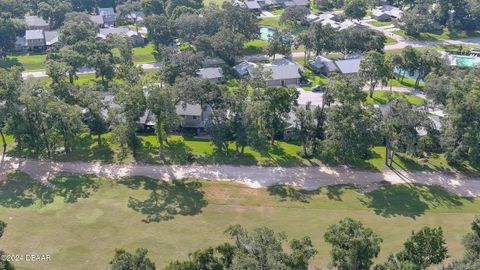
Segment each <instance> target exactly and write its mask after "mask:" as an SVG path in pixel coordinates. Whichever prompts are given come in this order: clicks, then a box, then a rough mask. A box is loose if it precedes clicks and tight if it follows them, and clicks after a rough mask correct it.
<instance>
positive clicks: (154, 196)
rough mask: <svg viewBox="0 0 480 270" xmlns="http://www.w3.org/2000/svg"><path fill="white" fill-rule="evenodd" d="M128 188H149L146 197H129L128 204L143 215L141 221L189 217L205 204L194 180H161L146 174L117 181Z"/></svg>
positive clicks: (198, 184) (200, 209) (201, 192)
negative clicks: (147, 176)
mask: <svg viewBox="0 0 480 270" xmlns="http://www.w3.org/2000/svg"><path fill="white" fill-rule="evenodd" d="M120 183H122V184H124V185H126V186H127V187H129V188H131V189H140V188H143V189H144V190H148V191H150V194H149V196H148V198H147V199H144V200H141V199H136V198H132V197H130V199H129V200H128V207H129V208H131V209H133V210H134V211H136V212H139V213H141V214H143V215H144V216H145V218H144V219H142V221H143V222H145V223H150V222H161V221H168V220H171V219H173V218H175V217H176V216H178V215H180V216H193V215H196V214H198V213H201V211H202V208H203V207H205V206H206V205H207V201H206V199H205V198H204V192H203V191H202V190H201V187H202V184H201V183H200V182H197V181H177V180H175V181H172V182H165V181H162V180H155V179H151V178H146V177H129V178H125V179H123V180H121V181H120Z"/></svg>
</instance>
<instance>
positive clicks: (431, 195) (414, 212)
mask: <svg viewBox="0 0 480 270" xmlns="http://www.w3.org/2000/svg"><path fill="white" fill-rule="evenodd" d="M365 196H366V199H360V201H361V202H362V203H363V204H364V205H365V206H367V207H368V208H372V209H373V210H374V212H375V213H376V214H377V215H381V216H383V217H387V218H389V217H395V216H404V217H410V218H412V219H415V218H416V217H418V216H421V215H423V214H425V212H426V211H427V210H429V209H434V208H437V207H460V206H462V205H463V203H464V200H465V199H467V198H463V197H460V196H458V195H455V194H453V193H450V192H448V191H446V190H445V189H443V188H442V187H438V186H427V185H418V184H403V185H392V184H390V183H383V186H382V187H380V188H379V189H377V190H374V191H371V192H369V193H367V194H365ZM468 200H470V199H468Z"/></svg>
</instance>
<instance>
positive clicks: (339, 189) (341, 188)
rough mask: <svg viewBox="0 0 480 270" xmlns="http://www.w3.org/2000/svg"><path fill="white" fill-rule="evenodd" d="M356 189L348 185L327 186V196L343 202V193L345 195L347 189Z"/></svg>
mask: <svg viewBox="0 0 480 270" xmlns="http://www.w3.org/2000/svg"><path fill="white" fill-rule="evenodd" d="M354 188H355V187H354V186H352V185H348V184H344V185H334V186H326V187H325V192H326V193H325V194H326V195H327V197H328V198H329V199H330V200H335V201H342V195H343V193H345V189H354Z"/></svg>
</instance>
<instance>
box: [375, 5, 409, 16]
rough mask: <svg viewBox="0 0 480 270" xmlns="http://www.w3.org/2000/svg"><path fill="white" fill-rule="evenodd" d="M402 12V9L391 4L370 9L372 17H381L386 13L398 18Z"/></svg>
mask: <svg viewBox="0 0 480 270" xmlns="http://www.w3.org/2000/svg"><path fill="white" fill-rule="evenodd" d="M402 13H403V11H402V10H401V9H400V8H397V7H394V6H391V5H383V6H378V7H375V8H374V9H372V16H373V17H381V16H384V15H386V16H390V17H393V18H396V19H400V17H402Z"/></svg>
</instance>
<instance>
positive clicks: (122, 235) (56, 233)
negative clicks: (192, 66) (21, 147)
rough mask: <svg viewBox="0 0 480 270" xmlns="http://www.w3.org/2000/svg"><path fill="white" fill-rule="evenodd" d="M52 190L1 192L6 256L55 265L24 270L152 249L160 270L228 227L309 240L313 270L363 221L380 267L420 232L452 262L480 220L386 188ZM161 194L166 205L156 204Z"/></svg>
mask: <svg viewBox="0 0 480 270" xmlns="http://www.w3.org/2000/svg"><path fill="white" fill-rule="evenodd" d="M51 183H52V187H50V188H47V187H45V186H42V185H40V184H38V182H34V181H32V180H31V179H29V178H28V177H27V176H25V175H24V174H21V173H16V174H11V175H10V177H9V181H7V182H2V184H1V185H0V194H1V195H2V196H1V197H0V217H1V219H2V220H4V221H6V222H7V223H8V227H7V229H6V232H5V234H4V237H3V238H2V239H1V240H0V245H1V247H2V249H3V250H4V251H5V252H6V253H7V254H26V253H31V252H34V253H43V254H50V255H51V257H52V261H50V262H36V263H31V262H20V263H16V266H17V269H20V270H27V269H28V270H34V269H72V270H75V269H106V268H107V265H108V262H109V260H110V259H111V258H112V256H113V252H114V249H115V248H125V249H127V250H129V251H133V250H134V249H135V248H138V247H144V248H147V249H149V257H150V258H152V259H153V261H154V262H155V263H156V265H157V269H161V268H162V267H164V266H165V265H166V264H167V263H168V262H169V261H171V260H174V259H186V258H187V256H188V253H190V252H193V251H195V250H196V249H200V248H205V247H208V246H211V245H217V244H220V243H223V242H224V241H227V238H226V237H225V236H224V234H223V231H224V230H225V229H226V228H227V226H229V225H231V224H241V225H243V226H245V227H246V228H248V229H251V228H255V227H259V226H267V227H270V228H272V229H274V230H276V231H283V232H286V233H287V234H288V236H289V237H290V239H292V238H300V237H303V236H310V237H311V238H312V241H313V244H314V246H315V247H316V248H317V249H318V251H319V253H318V255H317V256H316V257H315V258H314V260H313V261H312V265H314V266H318V267H324V266H326V265H327V264H328V262H329V259H330V258H329V250H330V246H329V245H328V244H326V243H325V242H324V241H323V234H324V233H325V230H326V228H327V227H328V226H329V225H331V224H333V223H336V222H338V220H340V219H341V218H344V217H351V218H355V219H359V220H360V221H362V222H363V223H364V224H365V225H366V226H367V227H370V228H372V229H373V230H374V231H375V232H376V233H377V234H379V235H380V236H381V237H382V238H383V239H384V242H383V243H382V245H381V248H382V249H381V253H380V258H379V259H377V262H378V261H382V260H383V259H385V257H386V256H388V254H389V253H391V252H395V251H398V250H399V249H400V248H401V246H402V243H403V242H404V241H405V239H406V238H407V237H408V236H409V235H410V233H411V231H412V230H418V229H420V228H421V227H423V226H442V228H443V230H444V234H445V237H446V240H447V245H448V249H449V255H450V256H452V257H453V258H460V257H461V256H462V253H463V247H462V245H461V238H462V236H463V235H464V234H465V233H467V232H468V231H469V229H470V223H471V221H472V220H473V218H474V217H475V215H476V214H478V213H479V211H480V201H479V200H469V199H465V198H460V197H457V196H455V195H452V194H450V193H447V192H445V191H443V190H441V189H439V188H434V187H425V186H385V187H383V188H381V189H379V190H376V191H373V192H370V193H367V194H362V193H360V192H359V191H357V190H356V189H354V188H351V187H348V186H343V187H342V186H332V187H328V188H323V189H321V190H318V191H315V192H304V191H298V190H294V189H292V188H287V187H282V186H278V187H273V188H269V189H250V188H247V187H245V186H243V185H240V184H234V183H228V182H207V181H199V182H196V181H195V182H192V181H189V182H174V183H169V184H167V183H163V182H160V183H159V182H157V181H155V180H149V179H144V178H136V179H128V180H124V181H120V182H115V181H110V180H107V179H102V178H97V177H73V176H70V177H57V178H55V179H52V180H51ZM158 194H162V195H163V196H160V197H161V198H162V199H159V200H152V199H151V198H155V196H154V195H158ZM152 196H153V197H152ZM149 198H150V199H149ZM157 198H158V197H157ZM163 198H165V200H164V199H163ZM166 209H168V211H167V210H166ZM159 219H160V220H162V221H159V222H157V221H156V220H159Z"/></svg>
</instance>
